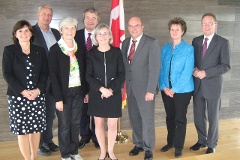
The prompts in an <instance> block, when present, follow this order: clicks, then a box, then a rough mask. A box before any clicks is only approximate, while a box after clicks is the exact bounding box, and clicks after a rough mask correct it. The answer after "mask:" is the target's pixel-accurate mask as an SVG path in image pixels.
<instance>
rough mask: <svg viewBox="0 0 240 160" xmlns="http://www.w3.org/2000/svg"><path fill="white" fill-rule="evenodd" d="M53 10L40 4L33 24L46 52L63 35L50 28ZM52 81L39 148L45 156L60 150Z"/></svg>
mask: <svg viewBox="0 0 240 160" xmlns="http://www.w3.org/2000/svg"><path fill="white" fill-rule="evenodd" d="M52 15H53V11H52V8H51V7H49V6H46V5H43V6H40V7H39V8H38V14H37V17H38V22H37V24H36V25H34V26H33V34H34V39H33V44H36V45H38V46H41V47H43V48H44V49H45V51H46V54H48V52H49V49H50V47H51V46H52V45H53V44H55V43H56V42H57V41H58V40H59V39H60V37H61V35H60V33H59V32H58V30H56V29H53V28H50V26H49V24H50V23H51V21H52ZM49 90H50V81H49V80H48V82H47V89H46V94H45V98H46V121H47V122H46V123H47V129H46V131H44V132H43V133H42V134H41V140H40V145H39V148H38V154H40V155H43V156H48V155H50V154H51V152H52V151H53V152H56V151H58V150H59V148H58V146H57V145H56V144H55V143H54V142H53V141H52V139H53V133H52V126H53V120H54V118H55V111H56V108H55V101H54V99H53V97H52V96H51V95H50V94H49Z"/></svg>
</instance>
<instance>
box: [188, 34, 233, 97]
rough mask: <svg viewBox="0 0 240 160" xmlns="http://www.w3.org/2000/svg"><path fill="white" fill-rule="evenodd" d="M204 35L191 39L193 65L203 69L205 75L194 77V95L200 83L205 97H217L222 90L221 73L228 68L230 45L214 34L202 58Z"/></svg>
mask: <svg viewBox="0 0 240 160" xmlns="http://www.w3.org/2000/svg"><path fill="white" fill-rule="evenodd" d="M203 38H204V36H203V35H202V36H199V37H196V38H194V39H193V41H192V45H193V47H194V54H195V67H196V68H198V69H200V70H205V72H206V77H205V78H203V79H202V80H200V79H199V78H196V77H194V83H195V84H194V95H195V96H196V95H197V94H196V93H197V92H198V90H199V87H200V85H201V87H202V92H203V96H204V98H206V99H219V98H220V96H221V92H222V82H223V77H222V75H223V74H224V73H225V72H227V71H228V70H230V68H231V67H230V47H229V42H228V40H227V39H225V38H223V37H221V36H219V35H217V34H214V36H213V38H212V40H211V42H210V44H209V47H208V49H207V51H206V54H205V56H204V58H203V59H202V44H203Z"/></svg>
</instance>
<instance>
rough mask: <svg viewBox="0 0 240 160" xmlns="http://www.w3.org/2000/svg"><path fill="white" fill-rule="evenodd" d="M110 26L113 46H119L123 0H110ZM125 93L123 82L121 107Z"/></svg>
mask: <svg viewBox="0 0 240 160" xmlns="http://www.w3.org/2000/svg"><path fill="white" fill-rule="evenodd" d="M110 28H111V31H112V34H113V44H112V45H113V46H114V47H119V48H121V46H122V42H123V40H124V39H125V18H124V8H123V0H112V8H111V16H110ZM126 100H127V93H126V83H125V82H124V87H123V93H122V109H123V108H124V107H125V106H126Z"/></svg>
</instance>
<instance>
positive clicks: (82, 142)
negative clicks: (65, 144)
mask: <svg viewBox="0 0 240 160" xmlns="http://www.w3.org/2000/svg"><path fill="white" fill-rule="evenodd" d="M89 141H90V140H84V139H81V140H80V141H79V144H78V148H79V149H82V148H83V147H85V144H87V143H89Z"/></svg>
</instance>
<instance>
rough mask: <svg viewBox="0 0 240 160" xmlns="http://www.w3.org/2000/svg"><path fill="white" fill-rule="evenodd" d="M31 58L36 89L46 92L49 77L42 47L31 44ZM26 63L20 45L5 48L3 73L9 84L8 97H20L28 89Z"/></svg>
mask: <svg viewBox="0 0 240 160" xmlns="http://www.w3.org/2000/svg"><path fill="white" fill-rule="evenodd" d="M29 56H30V59H31V63H32V66H33V71H32V73H33V84H35V88H38V89H40V91H41V92H45V88H46V84H47V77H48V66H47V56H46V54H45V51H44V49H43V48H42V47H39V46H36V45H34V44H31V46H30V54H29ZM25 63H26V55H25V54H24V53H22V49H21V46H20V45H19V44H13V45H10V46H6V47H5V48H4V52H3V59H2V72H3V77H4V79H5V80H6V82H7V84H8V89H7V95H15V96H19V94H20V93H21V92H22V91H23V90H25V89H26V88H27V79H26V76H27V75H26V73H25V72H26V65H25Z"/></svg>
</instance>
